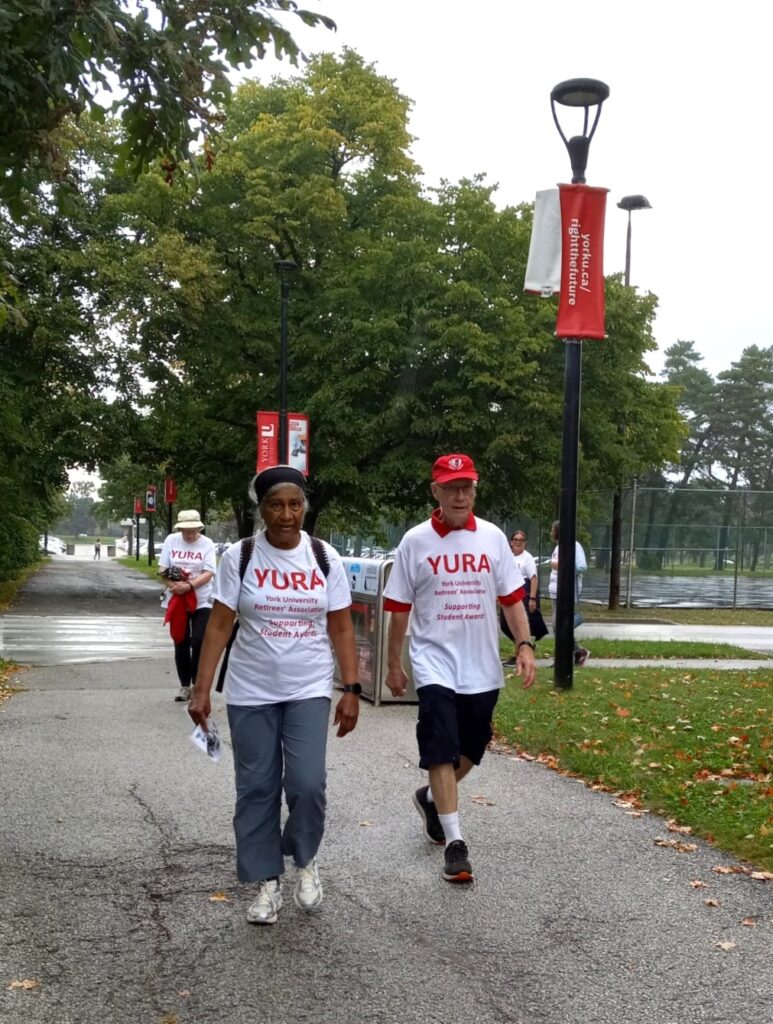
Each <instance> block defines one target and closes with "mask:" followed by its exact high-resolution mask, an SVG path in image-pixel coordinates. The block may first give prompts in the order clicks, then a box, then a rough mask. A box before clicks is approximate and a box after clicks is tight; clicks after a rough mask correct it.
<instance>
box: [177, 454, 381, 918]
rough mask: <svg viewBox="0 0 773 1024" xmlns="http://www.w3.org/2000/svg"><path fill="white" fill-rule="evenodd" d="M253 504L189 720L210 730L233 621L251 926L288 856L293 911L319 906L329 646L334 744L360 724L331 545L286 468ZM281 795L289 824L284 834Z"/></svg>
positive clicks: (220, 585)
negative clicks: (340, 689)
mask: <svg viewBox="0 0 773 1024" xmlns="http://www.w3.org/2000/svg"><path fill="white" fill-rule="evenodd" d="M250 497H251V498H252V500H253V501H254V502H255V504H256V505H257V506H258V511H259V514H260V518H261V520H262V524H263V528H262V529H260V530H259V531H258V533H256V534H255V536H254V538H253V539H252V540H253V543H252V549H251V553H250V557H249V563H248V564H247V565H246V567H245V570H244V574H243V578H242V577H240V560H241V558H242V552H245V554H246V552H247V550H248V549H245V548H244V547H243V545H244V544H245V542H244V541H243V542H242V543H241V544H234V545H233V546H232V547H230V548H229V549H228V550H227V551H226V552H225V554H224V555H223V558H222V561H221V563H220V568H219V571H218V578H217V585H216V588H215V595H214V607H213V610H212V616H211V618H210V620H209V626H208V628H207V633H206V637H205V639H204V647H203V650H202V654H201V661H200V666H199V674H198V676H197V677H196V685H195V688H194V691H193V697H192V700H191V703H190V705H189V707H188V712H189V714H190V716H191V718H192V719H193V720H194V722H196V723H197V724H198V725H201V726H202V727H204V728H206V725H207V719H208V717H209V715H210V711H211V705H210V692H211V690H212V683H213V680H214V675H215V669H216V668H217V664H218V662H219V660H220V657H221V655H222V654H223V651H224V650H225V648H226V645H227V644H228V641H229V639H230V637H231V635H232V632H233V626H234V622H235V619H236V616H237V613H238V617H239V629H238V632H237V633H236V638H235V640H234V643H233V646H232V648H231V650H230V654H229V657H228V668H227V671H226V675H225V699H226V704H227V708H228V724H229V726H230V730H231V742H232V746H233V753H234V766H235V772H236V811H235V814H234V832H235V834H236V867H237V874H238V877H239V881H241V882H256V883H257V893H256V896H255V898H254V900H253V901H252V903H251V904H250V907H249V909H248V911H247V920H248V921H250V922H251V923H252V924H274V923H275V922H276V920H277V914H278V912H279V910H280V909H281V907H282V889H281V876H282V874H283V872H284V858H285V857H286V856H287V857H292V859H293V860H294V862H295V865H296V867H297V868H298V871H297V875H296V880H295V887H294V891H293V899H294V900H295V903H296V904H297V906H299V907H300V908H301V909H302V910H314V909H316V908H317V907H318V906H319V904H320V902H321V900H322V886H321V884H320V881H319V874H318V871H317V863H316V855H317V851H318V849H319V845H320V842H321V840H322V834H323V832H324V827H325V754H326V742H327V730H328V722H329V717H330V704H331V699H332V696H333V654H332V652H331V644H332V647H333V650H334V651H335V654H336V657H337V659H338V664H339V668H340V671H341V678H342V680H343V683H344V693H343V696H342V697H341V698H340V700H339V701H338V703H337V705H336V711H335V718H334V722H335V724H336V725H338V736H345V735H346V734H347V733H348V732H351V730H352V729H354V727H355V725H356V724H357V716H358V713H359V694H360V690H361V688H360V685H359V683H358V682H357V656H356V648H355V643H354V629H353V627H352V619H351V613H350V605H351V595H350V590H349V584H348V582H347V579H346V575H345V573H344V568H343V563H342V561H341V558H340V556H339V554H338V552H337V551H335V549H334V548H332V547H330V545H328V544H323V542H321V541H317V540H316V539H314V541H312V538H311V537H310V536H309V535H308V534H307V533H304V531H303V530H302V529H301V526H302V524H303V519H304V516H305V514H306V512H307V510H308V507H309V506H308V501H307V498H306V481H305V479H304V476H303V474H302V473H300V472H299V471H298V470H297V469H294V468H292V467H291V466H273V467H271V468H270V469H265V470H263V471H262V472H261V473H259V474H258V475H257V476H256V477H255V479H254V480H253V482H252V484H251V486H250ZM247 543H249V542H247ZM315 544H316V545H317V547H316V549H315V546H314V545H315ZM283 789H284V794H285V798H286V800H287V808H288V817H287V821H286V822H285V826H284V828H283V829H282V828H281V826H280V815H281V808H282V790H283Z"/></svg>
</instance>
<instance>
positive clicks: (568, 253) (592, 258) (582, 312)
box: [556, 185, 609, 338]
mask: <svg viewBox="0 0 773 1024" xmlns="http://www.w3.org/2000/svg"><path fill="white" fill-rule="evenodd" d="M608 191H609V190H608V189H606V188H592V187H591V186H590V185H559V197H560V201H561V290H560V297H559V301H558V319H557V320H556V336H557V337H559V338H604V337H606V331H605V330H604V212H605V210H606V205H607V192H608Z"/></svg>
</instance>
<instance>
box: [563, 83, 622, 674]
mask: <svg viewBox="0 0 773 1024" xmlns="http://www.w3.org/2000/svg"><path fill="white" fill-rule="evenodd" d="M608 96H609V86H608V85H605V84H604V82H599V81H596V79H593V78H572V79H570V80H569V81H566V82H561V83H559V85H557V86H555V88H554V89H553V90H552V91H551V93H550V106H551V110H552V112H553V120H554V121H555V124H556V128H557V129H558V134H559V135H560V136H561V138H562V139H563V140H564V144H565V146H566V148H567V150H568V152H569V159H570V160H571V163H572V183H573V184H584V183H585V169H586V167H587V166H588V152H589V149H590V141H591V139H592V138H593V133H594V132H595V131H596V125H597V124H598V123H599V117H600V116H601V106H602V104H603V102H604V100H605V99H607V97H608ZM556 104H558V105H560V106H564V107H577V108H581V109H582V111H583V122H582V134H581V135H573V136H572V137H571V138H567V137H566V135H564V132H563V130H562V128H561V125H560V123H559V121H558V115H557V113H556ZM594 107H595V108H596V113H595V117H594V119H593V124H592V125H590V112H591V110H592V108H594ZM589 125H590V128H589ZM564 344H565V346H566V358H565V364H564V429H563V446H562V454H561V495H560V500H559V513H558V515H559V520H560V523H561V528H560V532H559V539H558V592H557V597H556V653H555V661H554V675H553V681H554V683H555V685H556V686H557V687H559V688H561V689H570V688H571V686H572V676H573V672H574V605H575V565H576V559H575V543H576V539H577V466H578V455H579V438H580V390H581V383H582V340H581V339H579V338H566V339H565V340H564Z"/></svg>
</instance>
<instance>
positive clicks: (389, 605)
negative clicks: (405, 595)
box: [384, 597, 413, 612]
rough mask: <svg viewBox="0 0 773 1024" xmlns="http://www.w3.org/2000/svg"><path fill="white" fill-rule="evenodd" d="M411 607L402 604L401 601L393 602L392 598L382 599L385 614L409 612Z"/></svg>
mask: <svg viewBox="0 0 773 1024" xmlns="http://www.w3.org/2000/svg"><path fill="white" fill-rule="evenodd" d="M412 607H413V606H412V605H410V604H403V602H402V601H395V600H394V598H391V597H385V598H384V611H385V612H409V611H410V610H411V608H412Z"/></svg>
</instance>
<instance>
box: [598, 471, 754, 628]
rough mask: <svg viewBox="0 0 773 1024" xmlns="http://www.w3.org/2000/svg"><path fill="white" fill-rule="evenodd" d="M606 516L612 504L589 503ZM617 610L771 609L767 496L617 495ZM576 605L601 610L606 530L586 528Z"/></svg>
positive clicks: (641, 491) (661, 491) (655, 491)
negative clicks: (585, 563)
mask: <svg viewBox="0 0 773 1024" xmlns="http://www.w3.org/2000/svg"><path fill="white" fill-rule="evenodd" d="M595 497H597V498H598V499H600V500H598V501H597V503H596V504H597V507H598V508H599V509H603V508H604V505H605V504H606V506H607V507H608V508H609V509H610V512H611V508H612V496H611V495H609V496H608V500H607V501H604V496H602V495H596V496H595ZM622 497H623V501H622V543H621V547H622V560H621V564H622V569H621V578H620V603H621V604H625V605H628V606H636V605H638V606H646V605H661V606H666V607H722V608H773V491H741V490H717V489H707V488H701V489H698V488H695V489H693V488H683V489H682V488H676V487H674V488H655V487H638V486H636V485H634V486H632V487H631V488H629V489H627V490H626V491H625V492H624V493H623V496H622ZM580 531H581V532H585V533H586V534H587V535H588V537H589V547H590V552H589V554H590V558H589V564H590V566H591V568H590V570H589V573H588V576H587V577H586V584H585V589H584V592H583V597H584V598H586V599H591V600H594V601H601V602H604V603H606V601H607V599H608V595H609V566H610V557H611V537H612V523H611V521H605V520H604V519H598V520H596V521H594V522H591V523H590V524H589V526H588V529H587V531H583V530H582V524H580Z"/></svg>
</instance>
